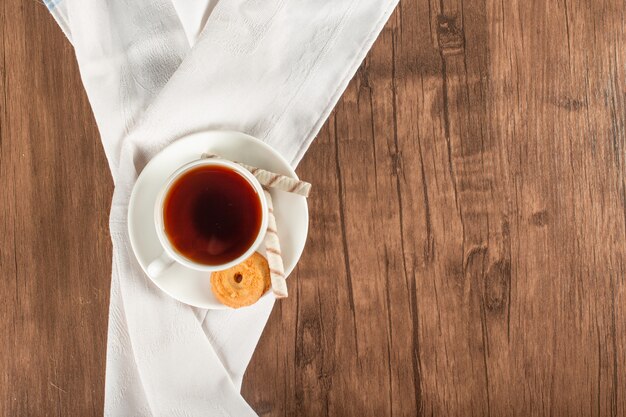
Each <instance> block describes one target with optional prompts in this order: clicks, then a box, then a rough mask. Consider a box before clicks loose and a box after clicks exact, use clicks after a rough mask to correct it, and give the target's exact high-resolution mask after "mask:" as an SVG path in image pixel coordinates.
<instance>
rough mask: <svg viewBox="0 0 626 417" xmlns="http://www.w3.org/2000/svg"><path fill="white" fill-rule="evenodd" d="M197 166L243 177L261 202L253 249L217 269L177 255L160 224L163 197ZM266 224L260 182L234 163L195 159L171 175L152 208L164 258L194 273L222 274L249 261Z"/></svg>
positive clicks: (260, 240) (264, 230)
mask: <svg viewBox="0 0 626 417" xmlns="http://www.w3.org/2000/svg"><path fill="white" fill-rule="evenodd" d="M198 166H221V167H225V168H229V169H232V170H233V171H235V172H237V173H238V174H240V175H241V176H242V177H244V178H245V179H246V180H247V181H248V182H249V183H250V185H252V187H253V188H254V190H255V191H256V193H257V195H258V197H259V201H260V202H261V226H260V227H259V231H258V233H257V236H256V239H254V243H252V245H251V246H250V247H249V248H248V249H247V250H246V251H245V252H244V253H243V254H241V255H240V256H238V257H237V258H235V259H233V260H232V261H230V262H227V263H224V264H220V265H204V264H200V263H197V262H194V261H192V260H191V259H188V258H186V257H185V256H183V255H181V254H180V253H178V252H177V251H176V249H174V247H173V245H172V243H171V242H170V240H169V239H168V237H167V234H166V233H165V225H164V222H163V203H164V200H165V196H166V195H167V192H168V191H169V189H170V187H171V186H172V184H173V183H174V182H175V181H176V180H177V179H178V178H179V177H180V176H182V175H183V174H184V173H185V172H187V171H189V170H191V169H193V168H195V167H198ZM267 223H268V210H267V199H266V198H265V193H264V192H263V187H262V186H261V184H260V183H259V180H257V179H256V178H255V176H254V175H252V173H251V172H250V171H248V170H247V169H245V168H244V167H242V166H241V165H239V164H237V163H235V162H231V161H226V160H223V159H198V160H195V161H192V162H189V163H187V164H185V165H183V166H181V167H180V168H178V169H177V170H176V171H175V172H174V173H173V174H172V175H170V176H169V178H168V179H167V181H166V182H165V184H164V185H163V187H162V188H161V191H159V194H158V196H157V199H156V201H155V204H154V226H155V228H156V232H157V236H158V237H159V241H160V242H161V246H163V249H164V250H165V252H167V254H168V255H169V256H170V257H171V258H172V259H173V260H174V261H176V262H178V263H180V264H182V265H184V266H186V267H188V268H191V269H195V270H197V271H203V272H214V271H221V270H224V269H228V268H230V267H233V266H235V265H238V264H240V263H241V262H243V261H245V260H246V259H248V258H249V257H250V256H252V254H253V253H254V251H255V250H256V249H257V248H258V247H259V245H260V244H261V243H262V242H263V239H264V238H265V233H266V231H267Z"/></svg>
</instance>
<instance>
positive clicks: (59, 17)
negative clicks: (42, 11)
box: [43, 0, 72, 43]
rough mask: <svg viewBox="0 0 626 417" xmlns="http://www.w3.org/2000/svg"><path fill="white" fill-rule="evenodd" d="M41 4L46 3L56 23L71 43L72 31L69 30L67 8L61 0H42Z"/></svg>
mask: <svg viewBox="0 0 626 417" xmlns="http://www.w3.org/2000/svg"><path fill="white" fill-rule="evenodd" d="M43 4H45V5H46V7H47V8H48V11H49V12H50V14H51V15H52V17H54V20H56V22H57V24H58V25H59V27H60V28H61V30H62V31H63V33H64V34H65V37H66V38H67V39H68V40H69V41H70V43H72V36H71V34H72V32H71V30H70V24H69V20H68V18H67V10H66V8H65V3H64V2H63V0H43Z"/></svg>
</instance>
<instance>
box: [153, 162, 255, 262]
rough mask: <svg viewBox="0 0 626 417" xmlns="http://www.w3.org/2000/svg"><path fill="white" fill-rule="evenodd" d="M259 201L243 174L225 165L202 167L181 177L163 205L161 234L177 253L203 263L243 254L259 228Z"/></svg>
mask: <svg viewBox="0 0 626 417" xmlns="http://www.w3.org/2000/svg"><path fill="white" fill-rule="evenodd" d="M261 217H262V213H261V202H260V200H259V195H258V194H257V192H256V190H255V189H254V188H253V187H252V184H250V183H249V182H248V180H247V179H246V178H244V177H243V176H241V175H240V174H238V173H237V172H235V171H232V170H230V169H229V168H224V167H216V166H200V167H196V168H192V169H190V170H189V171H187V172H185V173H184V174H183V175H182V176H181V177H179V178H178V179H177V180H176V181H175V182H174V183H173V184H172V186H171V187H170V189H169V191H168V193H167V195H166V196H165V202H164V206H163V223H164V225H165V233H166V235H167V237H168V238H169V241H170V242H171V244H172V245H173V246H174V248H175V249H176V251H177V252H178V253H180V254H181V255H183V256H184V257H185V258H187V259H189V260H191V261H194V262H197V263H199V264H204V265H219V264H223V263H227V262H230V261H232V260H234V259H236V258H238V257H239V256H241V255H242V254H243V253H244V252H245V251H246V250H248V248H249V247H250V246H251V245H252V244H253V243H254V241H255V239H256V237H257V235H258V233H259V228H260V227H261Z"/></svg>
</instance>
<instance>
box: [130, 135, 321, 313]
mask: <svg viewBox="0 0 626 417" xmlns="http://www.w3.org/2000/svg"><path fill="white" fill-rule="evenodd" d="M204 152H211V153H214V154H217V155H220V156H222V157H224V158H227V159H231V160H235V161H239V162H243V163H246V164H248V165H252V166H256V167H259V168H264V169H267V170H269V171H273V172H277V173H280V174H283V175H289V176H291V177H293V178H298V176H297V175H296V173H295V172H294V170H293V169H292V168H291V166H290V165H289V163H288V162H287V161H286V160H285V159H284V158H283V157H282V156H280V154H278V152H276V151H275V150H274V149H272V148H271V147H270V146H268V145H266V144H265V143H263V142H261V141H260V140H258V139H256V138H253V137H252V136H248V135H246V134H243V133H239V132H203V133H197V134H194V135H191V136H187V137H185V138H182V139H179V140H177V141H176V142H174V143H172V144H171V145H170V146H168V147H167V148H165V149H163V150H162V151H161V152H160V153H159V154H158V155H156V156H155V157H154V158H153V159H152V160H151V161H150V162H149V163H148V165H146V167H145V168H144V170H143V171H142V172H141V175H139V178H138V179H137V183H136V184H135V187H134V188H133V192H132V195H131V197H130V204H129V206H128V233H129V235H130V243H131V245H132V248H133V251H134V252H135V256H136V257H137V260H138V261H139V264H140V265H141V267H142V268H143V270H144V272H146V274H148V273H147V271H146V269H147V266H148V264H149V263H150V262H152V260H154V259H155V258H157V257H158V256H159V255H160V254H161V253H162V251H163V247H162V246H161V244H160V243H159V239H158V237H157V233H156V229H155V225H154V217H153V213H154V204H155V200H156V198H157V194H158V193H159V191H160V189H161V187H162V186H163V184H164V183H165V181H166V180H167V178H168V177H169V176H170V175H171V174H172V173H173V172H174V171H176V169H178V168H179V167H180V166H182V165H184V164H186V163H188V162H191V161H193V160H196V159H200V156H201V155H202V153H204ZM271 194H272V201H273V203H274V212H275V214H276V223H277V226H278V234H279V237H280V244H281V249H282V253H283V261H284V264H285V273H286V274H287V275H289V274H290V273H291V271H292V270H293V268H294V267H295V266H296V263H297V262H298V260H299V259H300V255H302V250H303V249H304V244H305V241H306V237H307V233H308V230H309V210H308V206H307V202H306V198H304V197H302V196H299V195H295V194H290V193H286V192H283V191H277V190H272V191H271ZM258 251H259V252H261V253H262V254H263V255H265V248H264V247H263V246H261V247H260V248H259V249H258ZM148 276H150V275H149V274H148ZM150 279H151V280H152V282H154V283H155V284H156V285H157V287H159V288H160V289H161V290H163V291H164V292H166V293H167V294H169V295H170V296H171V297H173V298H175V299H177V300H179V301H181V302H183V303H186V304H189V305H192V306H196V307H201V308H210V309H224V308H227V307H225V306H224V305H223V304H222V303H220V302H219V301H218V300H217V299H216V298H215V296H214V295H213V292H212V291H211V281H210V273H208V272H200V271H196V270H193V269H189V268H187V267H185V266H183V265H180V264H178V263H175V264H174V265H173V266H171V267H170V268H169V269H168V270H166V271H165V272H163V273H161V275H159V276H158V277H152V276H150ZM268 296H270V297H271V295H270V294H269V293H268V294H266V295H264V297H268Z"/></svg>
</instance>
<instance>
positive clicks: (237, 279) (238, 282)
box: [235, 272, 243, 284]
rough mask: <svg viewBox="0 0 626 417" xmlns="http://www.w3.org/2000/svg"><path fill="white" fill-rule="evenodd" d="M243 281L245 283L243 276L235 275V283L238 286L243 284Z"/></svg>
mask: <svg viewBox="0 0 626 417" xmlns="http://www.w3.org/2000/svg"><path fill="white" fill-rule="evenodd" d="M241 281H243V275H241V274H240V273H239V272H237V273H236V274H235V282H236V283H237V284H241Z"/></svg>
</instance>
